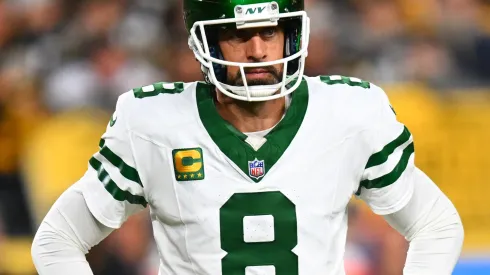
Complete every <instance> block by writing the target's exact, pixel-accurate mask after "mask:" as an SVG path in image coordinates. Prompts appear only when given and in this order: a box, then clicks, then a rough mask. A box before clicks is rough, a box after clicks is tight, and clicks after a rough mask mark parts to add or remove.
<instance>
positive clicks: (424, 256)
mask: <svg viewBox="0 0 490 275" xmlns="http://www.w3.org/2000/svg"><path fill="white" fill-rule="evenodd" d="M373 89H375V90H374V91H371V92H372V93H373V96H374V97H375V98H377V99H376V100H375V101H376V102H375V103H374V104H375V105H376V106H375V107H376V108H375V111H374V113H373V116H370V117H371V122H368V123H369V124H370V129H368V130H367V131H365V133H364V138H365V142H366V148H369V151H370V152H369V157H368V160H367V163H366V166H365V169H364V171H363V173H362V176H361V181H360V186H359V191H358V193H357V195H358V196H359V197H360V198H361V199H363V200H364V201H366V203H367V204H368V205H369V206H370V208H371V209H372V210H373V212H375V213H376V214H379V215H383V217H384V218H385V219H386V220H387V221H388V223H389V224H390V225H391V226H392V227H393V228H395V229H396V230H397V231H398V232H400V233H401V234H402V235H403V236H405V238H406V239H407V240H408V241H409V242H410V247H409V250H408V255H407V260H406V263H405V267H404V271H403V274H406V275H408V274H414V275H415V274H416V275H425V274H441V275H443V274H451V272H452V270H453V268H454V266H455V265H456V262H457V260H458V258H459V255H460V253H461V248H462V244H463V238H464V232H463V226H462V223H461V219H460V217H459V215H458V212H457V210H456V209H455V207H454V205H453V204H452V203H451V201H450V200H449V199H448V198H447V196H446V195H445V194H443V193H442V192H441V190H440V189H439V188H438V187H437V186H436V185H435V184H434V182H432V180H431V179H430V178H429V177H427V176H426V175H425V174H424V173H423V172H422V171H421V170H420V169H418V168H417V167H416V166H415V165H414V157H415V150H414V149H415V148H414V144H413V137H412V135H411V133H410V132H409V130H408V129H407V128H406V127H405V126H404V125H403V124H402V123H400V122H398V121H397V119H396V115H395V113H394V111H393V110H392V109H391V106H390V104H389V101H388V98H387V96H386V95H385V93H384V92H383V91H382V90H381V89H379V88H378V87H374V88H373Z"/></svg>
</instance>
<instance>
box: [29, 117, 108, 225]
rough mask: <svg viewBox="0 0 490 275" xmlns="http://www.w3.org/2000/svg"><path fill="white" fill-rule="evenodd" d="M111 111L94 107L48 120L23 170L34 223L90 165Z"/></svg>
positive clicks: (37, 135)
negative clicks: (108, 113) (102, 110)
mask: <svg viewBox="0 0 490 275" xmlns="http://www.w3.org/2000/svg"><path fill="white" fill-rule="evenodd" d="M108 119H109V115H107V114H106V113H102V112H100V111H95V110H85V111H74V112H69V113H62V114H59V115H56V116H55V117H52V118H51V119H49V120H47V121H46V122H45V123H44V124H43V125H42V127H40V130H39V131H38V132H37V133H35V134H34V135H33V137H32V139H31V140H30V142H29V143H28V145H27V146H26V151H25V152H24V154H23V157H22V159H23V168H24V169H23V171H24V174H25V178H26V182H27V187H28V188H27V189H28V193H29V197H30V202H31V209H32V211H33V214H34V215H33V216H34V219H35V223H36V224H39V223H40V221H41V220H42V218H43V217H44V216H45V214H46V213H47V211H48V210H49V208H50V207H51V205H52V204H53V203H54V201H55V200H56V199H57V198H58V197H59V195H61V193H62V192H63V191H64V190H66V189H67V188H68V187H69V186H70V185H72V184H73V183H74V182H76V181H77V180H78V179H80V177H81V176H82V175H83V174H84V172H85V171H86V169H87V167H88V166H87V163H88V160H89V159H90V157H91V155H92V154H94V153H95V152H96V151H97V150H98V143H99V140H100V137H101V135H102V134H103V133H104V131H105V127H106V125H107V122H108Z"/></svg>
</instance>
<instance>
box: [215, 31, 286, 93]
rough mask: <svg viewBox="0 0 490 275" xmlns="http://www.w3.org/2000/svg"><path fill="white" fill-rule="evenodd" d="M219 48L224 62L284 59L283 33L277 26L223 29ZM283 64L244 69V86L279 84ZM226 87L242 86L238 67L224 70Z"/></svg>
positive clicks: (229, 67)
mask: <svg viewBox="0 0 490 275" xmlns="http://www.w3.org/2000/svg"><path fill="white" fill-rule="evenodd" d="M219 46H220V48H221V52H222V54H223V57H224V59H225V60H227V61H231V62H241V63H253V62H266V61H275V60H279V59H281V58H283V57H284V32H283V30H282V28H280V27H267V28H253V29H242V30H236V29H226V30H221V31H220V34H219ZM282 72H283V64H276V65H273V66H268V67H258V68H245V74H246V79H247V84H248V85H249V86H251V85H271V84H277V83H279V82H281V81H282ZM227 84H229V85H233V86H243V79H242V76H241V73H240V68H239V67H235V66H228V67H227Z"/></svg>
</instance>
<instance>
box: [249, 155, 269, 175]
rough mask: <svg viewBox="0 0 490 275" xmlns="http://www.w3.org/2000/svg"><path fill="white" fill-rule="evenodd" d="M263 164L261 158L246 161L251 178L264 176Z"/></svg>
mask: <svg viewBox="0 0 490 275" xmlns="http://www.w3.org/2000/svg"><path fill="white" fill-rule="evenodd" d="M264 173H265V166H264V161H263V160H258V159H255V160H252V161H249V162H248V175H249V176H250V177H251V178H255V179H260V178H261V177H263V176H264Z"/></svg>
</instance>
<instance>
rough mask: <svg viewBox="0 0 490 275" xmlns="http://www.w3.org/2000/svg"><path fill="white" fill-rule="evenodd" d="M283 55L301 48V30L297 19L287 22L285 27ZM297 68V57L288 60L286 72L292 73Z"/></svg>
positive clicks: (287, 55)
mask: <svg viewBox="0 0 490 275" xmlns="http://www.w3.org/2000/svg"><path fill="white" fill-rule="evenodd" d="M284 30H285V43H284V47H285V48H284V57H289V56H292V55H294V54H296V53H298V52H299V51H300V50H301V49H300V48H301V31H300V24H298V22H297V20H292V21H290V22H288V24H287V25H286V27H285V29H284ZM298 68H299V57H298V58H296V59H294V60H291V61H289V63H288V71H287V74H289V75H292V74H294V73H295V72H296V71H297V70H298Z"/></svg>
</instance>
